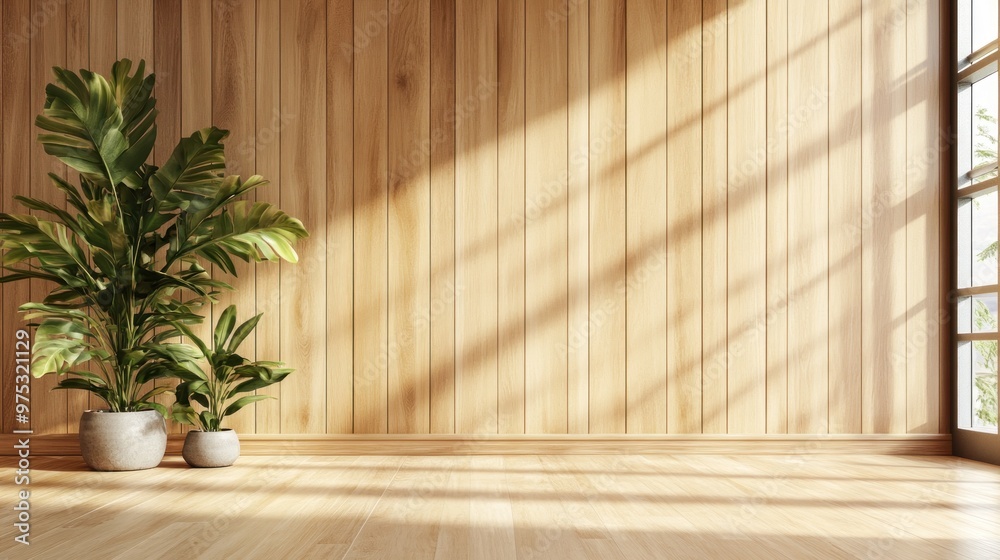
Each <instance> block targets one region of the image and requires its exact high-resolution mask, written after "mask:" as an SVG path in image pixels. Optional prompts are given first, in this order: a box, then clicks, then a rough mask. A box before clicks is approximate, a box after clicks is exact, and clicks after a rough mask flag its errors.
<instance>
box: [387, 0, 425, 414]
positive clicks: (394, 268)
mask: <svg viewBox="0 0 1000 560" xmlns="http://www.w3.org/2000/svg"><path fill="white" fill-rule="evenodd" d="M429 9H430V2H429V0H413V1H411V2H407V3H404V4H402V5H401V6H400V8H399V10H398V13H395V12H393V11H390V14H389V29H388V32H389V76H390V80H389V99H388V100H389V110H388V126H389V142H388V165H389V218H388V220H389V226H388V229H389V257H388V258H389V364H388V384H389V431H390V432H392V433H405V434H413V433H427V432H428V431H429V430H430V336H429V333H428V330H427V328H425V327H424V326H422V325H421V324H420V323H419V322H418V321H420V318H422V317H426V316H427V314H428V313H429V312H430V291H429V290H430V202H431V200H430V169H429V162H428V160H427V156H426V154H425V152H424V149H425V148H424V147H425V146H427V145H428V143H429V142H430V59H429V54H430V13H429Z"/></svg>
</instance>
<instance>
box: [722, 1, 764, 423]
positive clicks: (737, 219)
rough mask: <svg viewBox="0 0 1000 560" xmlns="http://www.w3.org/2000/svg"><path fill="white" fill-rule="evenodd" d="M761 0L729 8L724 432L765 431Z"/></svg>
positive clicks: (762, 51) (762, 41) (762, 17)
mask: <svg viewBox="0 0 1000 560" xmlns="http://www.w3.org/2000/svg"><path fill="white" fill-rule="evenodd" d="M766 29H767V3H766V0H747V1H746V2H743V3H741V4H739V5H734V6H730V7H729V36H728V43H729V45H728V47H729V55H728V60H729V64H728V68H729V76H728V79H729V110H728V119H729V122H728V128H729V147H728V158H729V164H728V172H729V192H728V196H727V200H728V224H729V230H728V247H729V268H728V278H729V286H728V298H727V303H728V323H729V335H728V337H729V343H728V349H729V351H728V355H729V367H728V369H729V383H728V387H729V399H728V401H729V410H728V413H727V417H728V431H729V433H733V434H759V433H764V431H765V430H766V429H767V417H766V410H767V375H766V370H767V354H766V345H767V336H766V330H765V328H764V325H765V323H764V322H765V321H766V316H767V301H766V300H767V250H766V245H767V191H766V188H767V184H766V171H767V122H766V117H767V91H766V86H767V42H766V41H767V38H766V35H765V33H762V31H761V30H766Z"/></svg>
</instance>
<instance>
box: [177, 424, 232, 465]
mask: <svg viewBox="0 0 1000 560" xmlns="http://www.w3.org/2000/svg"><path fill="white" fill-rule="evenodd" d="M181 454H182V455H183V456H184V460H185V461H187V464H189V465H191V466H192V467H228V466H229V465H232V464H233V463H235V462H236V459H239V458H240V438H239V437H237V436H236V432H234V431H232V430H230V429H228V428H227V429H224V430H222V431H219V432H202V431H201V430H192V431H190V432H188V434H187V436H186V437H185V438H184V450H183V451H182V452H181Z"/></svg>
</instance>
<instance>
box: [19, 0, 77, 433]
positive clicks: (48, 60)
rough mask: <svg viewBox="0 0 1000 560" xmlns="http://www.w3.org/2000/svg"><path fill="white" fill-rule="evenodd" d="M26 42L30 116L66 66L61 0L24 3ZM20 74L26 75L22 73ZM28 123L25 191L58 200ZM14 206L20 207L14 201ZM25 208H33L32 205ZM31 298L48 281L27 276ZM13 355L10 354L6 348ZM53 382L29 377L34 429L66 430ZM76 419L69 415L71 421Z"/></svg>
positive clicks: (62, 169) (37, 297)
mask: <svg viewBox="0 0 1000 560" xmlns="http://www.w3.org/2000/svg"><path fill="white" fill-rule="evenodd" d="M30 13H31V17H30V20H29V21H30V23H29V24H28V25H29V27H30V31H29V39H28V40H29V42H30V44H31V73H30V76H31V78H30V79H31V90H30V95H31V97H30V99H29V102H28V114H29V115H30V117H31V118H34V116H35V115H37V114H39V113H40V112H41V110H42V106H43V105H44V103H45V86H46V84H48V83H50V82H54V81H55V77H54V76H53V75H52V67H53V66H60V67H65V66H66V4H65V3H63V2H58V3H47V2H44V1H43V0H32V1H31V8H30ZM22 76H28V74H23V75H22ZM36 132H37V131H36V130H34V128H33V127H32V128H31V129H30V132H29V134H26V135H24V136H21V137H20V138H21V139H22V140H21V141H22V142H24V143H25V144H27V146H28V147H29V150H28V155H29V156H30V162H31V163H30V166H31V180H30V185H31V186H30V189H29V192H30V196H31V197H32V198H37V199H40V200H45V201H49V202H55V203H57V204H58V203H59V202H60V201H61V198H62V196H61V193H60V192H59V191H58V190H57V189H56V188H55V187H54V186H53V185H52V181H51V179H49V177H48V174H49V173H54V174H55V175H57V176H59V177H62V178H65V177H66V166H65V165H63V164H62V163H61V162H60V161H59V160H57V159H56V158H55V157H53V156H50V155H48V154H46V153H45V150H44V148H43V147H42V145H41V144H40V143H38V142H35V133H36ZM16 208H17V210H16V212H17V213H19V214H22V213H26V212H25V209H24V208H23V207H21V206H20V205H17V206H16ZM31 214H36V212H34V211H32V212H31ZM29 285H30V286H29V289H30V292H31V301H35V302H40V301H42V299H43V298H45V296H46V295H48V293H49V291H50V290H51V289H52V285H51V284H49V283H48V282H42V281H35V280H31V281H30V282H29ZM11 355H13V354H11ZM58 382H59V379H58V377H57V376H56V375H46V376H44V377H41V378H36V379H33V380H32V381H31V414H32V420H31V429H32V430H33V431H34V432H35V433H42V434H44V433H66V432H68V431H69V422H68V421H67V415H66V407H67V400H66V394H67V392H66V391H53V390H52V389H53V388H54V387H55V386H56V384H57V383H58ZM75 425H76V422H75V419H74V427H75Z"/></svg>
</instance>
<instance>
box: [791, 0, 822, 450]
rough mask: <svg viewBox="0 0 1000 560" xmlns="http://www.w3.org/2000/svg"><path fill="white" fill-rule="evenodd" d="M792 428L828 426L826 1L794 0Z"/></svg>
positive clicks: (818, 429) (810, 429)
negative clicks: (794, 122)
mask: <svg viewBox="0 0 1000 560" xmlns="http://www.w3.org/2000/svg"><path fill="white" fill-rule="evenodd" d="M788 21H789V22H800V23H797V24H791V23H790V24H789V31H788V50H789V52H790V53H796V55H795V56H791V58H790V60H789V66H788V112H789V115H795V116H796V119H797V120H796V126H791V125H790V126H789V127H788V145H789V150H790V151H791V153H790V154H789V158H788V238H789V256H788V261H789V262H788V285H789V290H790V291H791V293H792V294H793V295H792V298H791V299H792V301H791V302H790V304H789V310H788V331H789V332H790V333H795V334H794V336H793V337H791V338H790V339H789V347H788V362H789V365H788V368H789V369H788V431H789V432H790V433H809V434H816V433H826V431H827V429H828V426H827V399H828V371H829V340H828V334H829V333H828V331H827V329H828V328H829V322H828V317H829V305H828V298H829V290H828V282H827V274H828V265H829V258H828V256H829V245H828V243H829V241H828V222H829V216H828V214H827V208H828V201H829V199H828V186H829V185H828V165H829V157H828V153H827V142H828V135H827V132H828V126H827V125H828V115H827V111H828V109H827V107H828V103H827V98H828V94H827V93H826V92H827V91H828V81H827V78H828V74H827V71H828V66H829V65H828V62H829V58H828V54H829V53H828V42H827V23H828V12H827V2H826V0H822V1H820V2H811V3H809V4H804V3H801V2H789V5H788Z"/></svg>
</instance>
